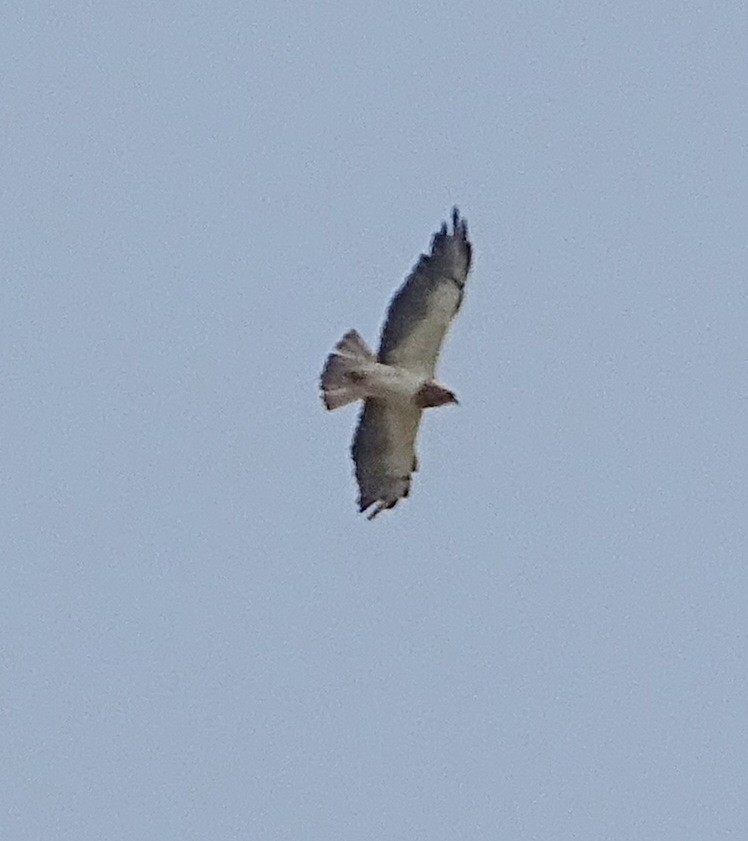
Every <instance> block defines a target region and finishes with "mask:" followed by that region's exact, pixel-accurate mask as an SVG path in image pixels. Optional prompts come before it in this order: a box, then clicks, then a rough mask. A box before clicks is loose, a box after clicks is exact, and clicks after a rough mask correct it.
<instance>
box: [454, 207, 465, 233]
mask: <svg viewBox="0 0 748 841" xmlns="http://www.w3.org/2000/svg"><path fill="white" fill-rule="evenodd" d="M452 227H453V229H454V235H455V236H458V235H459V236H460V237H461V238H462V239H465V240H466V239H467V235H468V229H467V222H466V221H465V219H464V218H461V217H460V210H459V208H458V207H457V205H455V206H454V207H453V208H452Z"/></svg>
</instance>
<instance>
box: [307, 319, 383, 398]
mask: <svg viewBox="0 0 748 841" xmlns="http://www.w3.org/2000/svg"><path fill="white" fill-rule="evenodd" d="M376 361H377V358H376V356H374V354H373V353H372V352H371V351H370V350H369V348H368V347H367V345H366V342H365V341H364V340H363V339H362V338H361V336H359V334H358V333H357V332H356V331H355V330H349V331H348V332H347V333H346V334H345V336H343V338H342V339H341V340H340V341H339V342H338V343H337V344H336V345H335V350H334V351H333V353H331V354H330V355H329V356H328V357H327V362H326V363H325V367H324V369H323V370H322V377H321V378H320V385H321V387H322V399H323V400H324V402H325V408H327V409H339V408H340V407H341V406H345V405H346V404H348V403H353V402H354V400H360V399H362V398H363V397H365V396H366V393H365V390H364V387H363V381H364V379H365V376H366V374H365V369H366V366H367V365H368V364H370V363H372V362H376Z"/></svg>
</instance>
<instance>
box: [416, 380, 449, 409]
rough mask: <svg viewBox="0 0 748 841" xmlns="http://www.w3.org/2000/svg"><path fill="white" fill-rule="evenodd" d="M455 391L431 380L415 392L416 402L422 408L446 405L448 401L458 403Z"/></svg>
mask: <svg viewBox="0 0 748 841" xmlns="http://www.w3.org/2000/svg"><path fill="white" fill-rule="evenodd" d="M459 402H460V401H459V400H458V399H457V398H456V397H455V393H454V392H453V391H450V390H449V389H448V388H444V386H441V385H439V384H438V383H435V382H434V381H433V380H432V381H430V382H427V383H424V384H423V385H422V386H421V387H420V388H419V389H418V392H417V393H416V404H417V405H418V406H420V407H421V408H422V409H428V408H430V407H432V406H446V405H447V404H449V403H456V404H459Z"/></svg>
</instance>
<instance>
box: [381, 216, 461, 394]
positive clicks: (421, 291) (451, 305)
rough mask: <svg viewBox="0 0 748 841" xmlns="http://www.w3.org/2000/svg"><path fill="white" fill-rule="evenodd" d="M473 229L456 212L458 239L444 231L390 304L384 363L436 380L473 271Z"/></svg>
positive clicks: (454, 228) (454, 223)
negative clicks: (470, 232) (441, 355)
mask: <svg viewBox="0 0 748 841" xmlns="http://www.w3.org/2000/svg"><path fill="white" fill-rule="evenodd" d="M471 251H472V249H471V245H470V241H469V240H468V232H467V223H466V222H465V220H464V219H461V218H460V214H459V212H458V210H457V208H455V209H454V210H453V212H452V233H449V232H448V230H447V225H446V224H444V225H442V228H441V230H440V231H438V232H437V233H436V234H435V235H434V238H433V241H432V243H431V253H430V254H422V255H421V257H420V259H419V261H418V263H417V265H416V266H415V268H414V269H413V271H412V272H411V273H410V275H409V276H408V278H407V279H406V280H405V283H403V285H402V286H401V287H400V289H399V290H398V291H397V293H396V294H395V297H394V298H393V299H392V301H391V303H390V307H389V310H388V312H387V318H386V320H385V324H384V329H383V330H382V339H381V343H380V345H379V361H380V362H383V363H385V364H386V365H397V366H399V367H402V368H407V369H408V370H410V371H414V372H417V373H420V374H423V376H424V377H425V378H428V379H431V378H432V377H433V376H434V370H435V368H436V362H437V359H438V358H439V351H440V350H441V346H442V343H443V341H444V336H445V334H446V332H447V328H448V327H449V325H450V323H451V321H452V319H453V318H454V317H455V315H456V314H457V310H458V309H459V308H460V304H461V303H462V295H463V289H464V286H465V281H466V280H467V276H468V272H469V271H470V260H471Z"/></svg>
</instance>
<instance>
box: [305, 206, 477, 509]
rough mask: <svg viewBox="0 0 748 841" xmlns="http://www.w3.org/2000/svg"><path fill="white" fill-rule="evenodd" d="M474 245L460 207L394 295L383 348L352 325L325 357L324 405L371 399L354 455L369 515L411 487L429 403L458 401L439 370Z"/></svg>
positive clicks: (361, 496)
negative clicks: (418, 440) (439, 380)
mask: <svg viewBox="0 0 748 841" xmlns="http://www.w3.org/2000/svg"><path fill="white" fill-rule="evenodd" d="M471 252H472V246H471V244H470V240H469V239H468V230H467V223H466V222H465V220H464V219H462V218H460V213H459V211H458V210H457V208H454V210H453V211H452V231H451V232H450V231H449V229H448V227H447V225H446V223H445V224H444V225H442V227H441V230H439V231H438V232H437V233H436V234H434V237H433V240H432V242H431V252H430V253H429V254H422V255H421V257H420V259H419V260H418V263H417V264H416V266H415V268H414V269H413V270H412V271H411V273H410V275H409V276H408V277H407V278H406V280H405V282H404V283H403V285H402V286H401V287H400V289H398V291H397V292H396V293H395V295H394V297H393V298H392V301H391V302H390V306H389V309H388V311H387V318H386V319H385V323H384V328H383V329H382V336H381V340H380V343H379V352H378V353H377V354H374V353H373V351H371V350H370V349H369V347H368V346H367V345H366V342H364V340H363V339H362V338H361V336H360V335H359V334H358V333H357V332H356V331H355V330H349V331H348V332H347V333H346V334H345V336H343V338H342V339H341V340H340V341H339V342H338V343H337V345H335V350H334V351H333V352H332V353H331V354H330V355H329V356H328V357H327V361H326V362H325V366H324V369H323V371H322V376H321V379H320V385H321V389H322V399H323V401H324V404H325V407H326V408H327V409H330V410H332V409H339V408H340V407H341V406H345V405H347V404H348V403H353V402H355V401H357V400H363V401H364V406H363V409H362V411H361V415H360V417H359V422H358V427H357V428H356V434H355V435H354V438H353V445H352V447H351V455H352V457H353V462H354V464H355V468H356V479H357V481H358V487H359V497H358V505H359V510H360V511H362V512H365V511H369V509H371V511H370V513H369V514H368V518H369V519H370V520H371V519H373V518H374V517H376V516H377V514H379V513H380V512H381V511H384V510H386V509H388V508H394V507H395V505H397V503H398V501H399V500H400V499H402V498H404V497H406V496H408V493H409V492H410V478H411V475H412V473H413V472H414V471H416V470H418V459H417V457H416V437H417V435H418V428H419V426H420V423H421V415H422V414H423V410H424V409H427V408H429V407H431V406H444V405H447V404H449V403H457V398H456V397H455V395H454V394H453V392H451V391H449V389H446V388H444V386H442V385H439V383H437V382H436V381H435V380H434V375H435V371H436V363H437V360H438V358H439V353H440V351H441V347H442V344H443V342H444V337H445V335H446V333H447V329H448V328H449V325H450V324H451V323H452V319H453V318H454V317H455V315H456V314H457V311H458V310H459V308H460V304H461V303H462V297H463V293H464V289H465V282H466V280H467V277H468V272H469V271H470V262H471ZM372 506H373V507H372Z"/></svg>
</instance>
